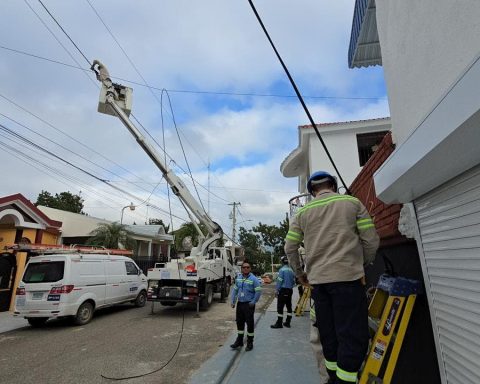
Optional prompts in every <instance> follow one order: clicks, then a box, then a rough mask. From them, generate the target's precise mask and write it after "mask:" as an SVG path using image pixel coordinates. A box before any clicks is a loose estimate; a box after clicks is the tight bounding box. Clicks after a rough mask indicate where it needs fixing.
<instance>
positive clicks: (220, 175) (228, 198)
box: [0, 0, 388, 232]
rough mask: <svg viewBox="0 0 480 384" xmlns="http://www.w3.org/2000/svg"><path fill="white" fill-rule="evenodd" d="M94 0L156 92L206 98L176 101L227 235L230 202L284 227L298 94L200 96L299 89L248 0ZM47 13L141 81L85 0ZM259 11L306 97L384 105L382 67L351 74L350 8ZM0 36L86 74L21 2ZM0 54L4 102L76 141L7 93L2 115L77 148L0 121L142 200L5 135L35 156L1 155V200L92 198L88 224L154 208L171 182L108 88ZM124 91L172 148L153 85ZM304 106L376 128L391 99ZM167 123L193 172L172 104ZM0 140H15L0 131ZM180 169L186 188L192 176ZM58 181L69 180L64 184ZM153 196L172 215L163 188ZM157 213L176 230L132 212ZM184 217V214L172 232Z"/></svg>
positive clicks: (251, 216)
mask: <svg viewBox="0 0 480 384" xmlns="http://www.w3.org/2000/svg"><path fill="white" fill-rule="evenodd" d="M90 1H91V3H92V4H93V5H94V7H95V8H96V10H97V11H98V12H99V13H100V14H101V16H102V18H103V19H104V21H105V22H106V23H107V25H108V26H109V28H110V29H111V31H112V32H113V33H114V35H115V37H116V38H117V39H118V41H119V42H120V43H121V45H122V47H123V48H124V49H125V51H126V52H127V53H128V56H129V58H130V59H131V60H132V61H133V62H134V63H135V65H136V67H137V68H138V69H139V70H140V71H141V73H142V76H143V77H144V78H145V79H146V80H147V81H148V83H149V84H151V85H152V86H156V87H160V88H161V87H166V88H169V89H176V90H192V91H197V92H199V93H174V92H171V93H170V96H171V99H172V103H173V108H174V113H175V119H176V122H177V126H178V128H179V130H180V131H181V136H182V140H183V144H184V147H185V151H186V153H187V156H188V159H189V162H190V165H191V168H192V171H193V172H194V177H195V178H196V179H197V180H199V182H200V183H201V184H202V185H203V186H205V187H207V186H208V184H209V179H210V191H211V192H212V193H214V194H215V195H216V196H214V195H211V196H210V204H209V205H210V211H211V215H212V217H213V218H214V219H215V220H216V221H219V222H220V223H221V224H222V226H223V227H224V229H225V230H226V232H229V231H230V229H228V228H229V227H231V222H230V221H229V219H228V213H229V212H230V210H231V206H229V205H228V203H229V202H233V201H240V202H241V204H242V205H241V206H240V212H241V213H242V215H243V216H242V217H241V218H239V219H238V220H239V221H241V220H253V222H247V223H248V224H249V225H250V224H254V223H257V222H259V221H262V222H268V223H277V222H279V221H280V220H282V219H283V218H284V215H285V212H286V210H287V209H288V205H287V202H288V199H289V198H290V197H291V196H293V195H295V194H296V188H297V182H296V180H293V179H285V178H283V177H282V176H281V174H280V171H279V167H280V163H281V162H282V161H283V159H284V158H285V156H287V155H288V153H289V152H290V151H291V150H293V149H294V148H295V147H296V146H297V145H298V143H297V140H298V139H297V137H298V133H297V126H298V125H303V124H309V122H308V120H307V118H306V116H305V113H304V111H303V109H302V108H301V106H300V104H299V103H298V101H297V100H296V99H294V98H276V97H248V96H225V95H223V96H222V95H211V94H210V95H209V94H204V93H202V92H203V91H218V92H237V93H257V94H272V93H275V94H278V93H282V94H286V93H288V94H293V92H292V90H291V87H290V84H289V83H288V81H287V78H286V76H285V74H284V73H283V70H282V68H281V66H280V64H279V63H278V61H277V59H276V57H275V55H274V53H273V51H272V49H271V47H270V46H269V44H268V41H267V40H266V38H265V36H264V35H263V32H262V30H261V28H260V26H259V25H258V23H257V21H256V19H255V17H254V15H253V13H252V12H251V10H250V8H249V6H248V3H247V2H231V1H224V0H204V1H191V0H170V1H162V2H153V1H146V0H143V1H135V2H131V1H126V0H117V1H102V2H99V1H93V0H90ZM29 4H30V5H31V6H32V8H34V10H35V11H36V12H37V13H38V15H40V16H41V18H42V19H43V20H44V22H45V23H46V24H47V25H48V26H49V28H51V30H52V31H54V33H55V35H56V36H57V38H58V39H59V40H60V41H61V42H62V44H63V45H64V46H65V47H67V48H68V50H69V51H70V52H71V54H72V55H73V56H74V57H75V58H76V60H77V61H78V63H80V65H81V66H82V67H83V68H87V67H88V65H87V63H86V62H85V59H84V58H83V57H82V56H81V55H80V53H79V52H78V51H77V50H76V49H75V47H73V46H72V44H71V43H70V42H69V41H68V39H67V38H66V37H65V35H64V34H63V33H62V32H61V31H60V30H59V29H58V27H57V26H56V25H55V23H54V22H53V21H52V20H51V19H50V17H49V16H48V15H47V14H46V13H45V11H44V10H43V8H42V7H41V5H40V4H39V3H38V2H34V1H29ZM45 4H46V6H47V7H48V8H49V10H50V11H51V12H52V13H53V14H54V15H55V17H56V18H57V20H58V21H59V23H60V24H61V25H62V26H63V27H64V28H65V30H66V31H67V32H68V33H69V35H70V36H71V37H72V39H73V40H74V41H75V42H76V43H77V45H78V47H79V48H80V49H81V50H82V52H83V53H84V54H85V55H86V56H87V58H88V59H89V60H93V59H94V58H98V59H100V60H102V61H103V62H104V63H105V64H106V65H107V67H108V68H109V70H110V72H111V74H112V75H113V76H118V77H122V78H125V79H129V80H132V81H136V82H139V83H142V82H143V81H142V79H141V78H140V76H139V75H138V74H137V73H136V71H135V70H134V69H133V68H132V66H131V65H130V63H129V61H128V59H127V58H126V57H125V56H124V55H123V53H122V52H121V50H120V49H119V48H118V46H117V45H116V43H115V42H114V41H113V39H112V38H111V36H110V35H109V34H108V32H107V31H106V29H105V27H104V26H103V25H102V24H101V22H100V21H99V19H98V18H97V17H96V16H95V14H94V12H93V11H92V9H91V8H90V6H89V5H88V3H87V2H75V3H72V2H64V1H60V0H50V1H48V2H45ZM255 5H256V6H257V10H258V12H259V13H260V14H261V16H262V18H263V21H264V23H265V25H266V27H267V28H268V30H269V32H270V34H271V36H272V38H273V40H274V42H275V44H276V45H277V48H278V50H279V52H280V53H281V54H282V57H283V58H284V60H285V62H286V64H287V66H288V67H289V69H290V70H291V73H292V75H293V76H294V78H295V80H296V81H297V84H298V86H299V89H300V90H301V92H302V94H304V95H319V96H348V95H352V96H362V95H363V96H372V94H373V96H375V95H376V92H378V91H377V90H378V89H383V81H382V78H381V72H380V71H376V72H375V71H374V72H371V71H370V72H368V75H366V74H365V72H362V70H355V71H353V70H348V69H347V57H346V55H347V50H348V41H349V37H350V27H351V19H352V14H353V5H354V1H353V0H339V1H335V2H330V3H328V4H326V3H322V2H319V1H314V0H298V1H295V2H292V1H288V0H277V1H275V2H272V1H267V0H257V1H255ZM0 34H1V35H2V45H3V46H4V47H9V48H12V49H17V50H21V51H26V52H29V53H31V54H35V55H38V56H42V57H46V58H49V59H53V60H58V61H61V62H64V63H68V64H71V65H76V64H75V62H74V61H73V60H72V59H71V58H70V56H69V55H68V54H67V53H66V52H65V51H64V49H63V48H62V47H61V46H60V45H59V44H58V42H57V41H55V39H54V38H53V37H52V35H51V33H50V32H48V31H47V30H46V28H45V27H44V26H43V25H42V23H41V22H40V21H39V20H38V18H37V16H35V15H34V14H33V12H32V11H31V10H30V9H29V8H28V7H27V6H26V4H25V2H20V1H13V0H11V1H5V2H4V3H2V13H1V14H0ZM0 50H1V51H2V52H1V53H2V54H1V55H0V95H3V96H5V97H8V98H10V99H12V100H13V101H14V102H16V103H18V104H19V105H20V106H22V107H23V108H25V109H27V110H28V111H31V112H32V113H34V114H36V115H37V116H39V117H41V118H42V119H44V120H46V121H47V122H48V123H50V124H52V125H53V126H54V127H56V128H57V129H58V130H61V131H63V132H64V133H65V134H67V135H69V136H71V137H72V138H74V140H72V139H71V138H68V137H67V136H66V135H65V134H62V133H60V132H59V131H58V130H56V129H53V128H51V127H49V126H48V125H47V124H45V123H42V122H41V121H39V120H38V119H36V118H35V117H32V116H30V115H28V114H27V113H26V112H25V111H22V110H20V109H18V108H17V107H15V106H13V105H12V104H11V103H9V102H7V101H6V100H5V99H2V98H1V97H0V113H3V114H5V115H7V116H9V117H11V118H12V119H15V120H17V121H19V122H21V123H22V124H25V125H26V126H27V127H28V128H30V129H32V130H35V131H36V132H38V133H40V134H42V135H44V136H46V137H48V139H50V140H53V141H55V142H57V143H59V144H61V145H62V146H64V147H66V148H67V150H65V149H60V148H59V147H58V146H56V145H54V144H52V143H51V142H49V141H48V140H45V139H42V138H40V137H39V136H38V135H35V134H33V133H32V132H31V131H28V130H27V129H25V128H21V127H19V126H18V125H16V124H15V123H12V122H11V121H9V120H8V119H5V118H4V117H2V116H0V123H1V124H3V125H5V126H6V127H8V128H9V129H12V130H15V131H16V132H18V133H20V134H22V135H24V136H27V137H29V138H30V139H31V140H32V141H34V142H35V143H37V144H39V145H41V146H42V147H45V148H48V149H49V150H51V151H53V152H55V153H57V154H58V155H59V156H60V157H61V158H63V159H65V160H67V161H70V162H72V163H74V164H76V165H78V166H79V167H81V168H84V169H85V170H88V171H89V172H92V173H95V174H96V175H98V177H100V178H102V179H106V180H109V181H111V182H112V184H114V185H116V186H118V187H119V188H121V189H122V190H124V191H125V192H128V193H132V194H134V195H136V196H138V199H136V200H135V199H134V198H133V197H131V196H129V195H128V194H127V193H125V192H120V191H118V190H115V189H112V188H110V187H108V186H106V185H105V184H103V183H101V182H99V181H98V180H95V179H93V178H91V177H89V176H86V175H85V174H82V173H80V172H79V171H78V170H75V169H74V168H72V167H69V166H66V165H61V163H60V162H59V161H58V160H52V159H49V158H47V157H46V155H45V154H38V153H34V152H32V150H31V149H29V148H28V147H24V146H20V145H18V144H12V141H11V140H12V139H11V137H10V136H8V137H7V138H5V137H2V136H0V141H1V142H5V143H7V144H8V145H13V146H15V148H16V151H17V153H16V155H17V156H18V153H25V154H28V155H32V156H34V157H35V159H36V160H37V162H36V163H35V162H32V161H30V162H29V163H28V164H25V163H24V162H22V161H21V160H19V159H17V157H15V156H14V155H12V154H10V153H8V152H7V151H6V150H4V149H3V147H0V164H2V165H1V169H2V171H3V174H4V175H8V176H7V177H3V182H2V183H1V185H0V196H4V195H8V194H13V193H22V194H24V195H25V196H26V197H28V198H30V199H31V200H33V201H34V200H35V199H36V197H37V195H38V193H39V192H40V191H41V190H42V189H44V190H48V191H50V192H52V193H58V192H61V191H65V190H70V191H71V192H73V193H78V192H79V191H82V196H84V198H85V210H86V211H87V212H88V213H89V214H90V215H92V216H98V217H102V218H107V219H111V220H119V219H120V212H121V208H122V207H123V206H125V205H128V204H129V203H130V201H133V202H134V203H135V204H140V203H142V202H143V201H144V200H146V199H148V198H149V196H150V194H151V192H152V190H153V188H154V187H155V185H156V184H157V183H158V182H159V181H160V180H161V173H160V171H159V170H158V169H157V168H156V167H155V166H154V165H153V164H152V162H151V160H150V159H149V158H148V157H147V156H146V155H145V154H144V153H143V151H142V149H141V148H140V147H139V146H138V144H137V143H136V142H135V140H134V139H133V138H132V137H131V135H130V134H129V133H128V131H127V130H126V129H125V128H124V127H123V125H122V124H121V123H120V121H119V120H118V119H116V118H114V117H111V116H105V115H100V114H99V113H98V112H97V111H96V108H97V100H98V94H99V91H98V88H97V85H95V84H92V82H93V83H96V81H93V80H92V79H93V76H92V75H91V74H87V75H86V74H85V73H83V72H82V71H79V70H78V69H74V68H69V67H66V66H62V65H59V64H54V63H51V62H47V61H42V60H39V59H35V58H32V57H28V56H25V55H20V54H18V53H14V52H11V51H8V50H5V49H1V48H0ZM89 79H90V80H89ZM128 85H129V86H132V87H133V88H134V104H133V111H134V115H135V116H136V117H137V118H138V119H139V120H140V122H141V123H142V124H143V125H144V126H145V127H146V128H147V129H148V130H149V132H151V134H152V135H153V137H154V138H155V139H156V140H157V141H158V142H159V143H160V144H162V129H161V119H160V116H161V112H160V105H159V102H158V100H155V98H154V97H152V94H151V92H150V91H149V90H148V89H146V88H145V87H142V86H139V85H131V84H128ZM155 94H156V95H157V98H158V99H160V92H159V91H155ZM377 95H378V94H377ZM379 96H383V94H380V95H379ZM164 97H165V95H164ZM306 102H307V104H308V106H309V108H310V111H311V113H312V115H313V116H314V119H315V121H317V122H319V123H321V122H329V121H344V120H355V119H368V118H373V117H380V116H385V115H386V114H387V113H388V105H387V102H386V101H383V100H380V101H376V100H371V101H367V100H356V101H355V100H343V99H338V100H335V99H333V100H330V99H325V100H322V99H306ZM164 126H165V136H166V147H167V152H168V153H169V155H171V156H172V157H173V158H174V159H175V161H176V163H177V164H179V165H180V166H181V167H182V168H183V169H184V170H185V169H186V164H185V163H184V160H183V154H182V152H181V148H180V145H179V143H178V139H177V133H176V132H175V127H174V126H173V123H172V119H171V117H170V116H169V107H168V103H167V102H166V98H165V99H164ZM0 134H2V135H5V133H4V132H2V131H0ZM79 142H80V143H81V144H80V143H79ZM70 151H73V152H76V153H78V154H80V155H81V156H83V157H85V159H81V158H79V157H78V156H75V155H74V154H72V153H71V152H70ZM160 152H161V151H160ZM227 157H231V158H234V159H236V160H238V163H239V164H240V165H235V166H234V167H233V168H231V167H219V168H218V169H212V170H211V171H210V177H209V173H208V171H207V167H206V164H207V163H208V162H212V163H215V162H218V161H219V159H224V158H227ZM106 159H108V160H106ZM256 159H259V161H256ZM110 160H111V161H110ZM260 160H261V161H260ZM40 162H42V163H45V164H47V165H48V166H51V167H54V169H53V170H51V171H48V173H47V174H45V173H43V172H40V171H39V170H38V169H37V168H40V169H45V164H41V163H40ZM92 162H93V163H95V164H96V165H94V164H92ZM170 165H171V166H172V167H174V168H175V170H176V171H177V172H179V173H180V175H181V177H182V178H184V179H186V177H185V176H184V175H183V171H182V170H179V168H177V166H176V165H173V164H170ZM35 167H37V168H35ZM102 168H105V169H102ZM60 172H63V173H65V175H66V176H67V178H69V179H68V180H67V179H65V178H64V177H62V176H61V174H60ZM72 178H75V179H74V180H72ZM58 179H60V181H59V180H58ZM78 179H80V180H81V181H80V180H78ZM199 192H200V195H201V196H202V201H203V203H204V204H205V206H207V203H208V198H207V193H206V191H205V190H204V189H202V188H200V189H199ZM194 193H195V192H194V191H193V190H192V194H194ZM149 201H150V202H151V203H152V204H155V205H157V206H158V207H160V208H161V209H164V210H168V202H167V197H166V186H165V182H164V181H163V182H162V183H161V184H160V186H159V187H158V188H157V189H155V191H154V193H153V194H152V196H151V197H150V200H149ZM147 210H148V212H147ZM174 214H176V215H177V216H180V217H182V218H187V215H186V214H185V212H183V211H182V208H181V207H180V206H179V203H178V202H177V203H174ZM147 217H161V218H162V219H164V220H165V221H169V219H168V216H167V215H166V214H165V213H162V212H159V211H155V210H154V209H153V208H152V207H147V204H146V203H143V204H142V205H141V206H140V207H139V208H138V209H137V210H135V211H134V212H129V211H128V212H125V221H126V222H132V221H133V220H135V221H136V222H137V223H140V222H143V221H145V220H146V218H147ZM179 222H180V220H178V219H177V220H176V222H175V225H178V224H179Z"/></svg>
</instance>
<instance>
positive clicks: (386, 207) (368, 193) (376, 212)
mask: <svg viewBox="0 0 480 384" xmlns="http://www.w3.org/2000/svg"><path fill="white" fill-rule="evenodd" d="M393 150H394V145H393V143H392V135H391V133H388V134H386V135H385V137H384V138H383V141H382V142H381V143H380V145H379V147H378V149H377V150H376V151H375V153H374V154H373V155H372V157H371V158H370V159H369V160H368V162H367V163H366V164H365V165H364V166H363V169H362V171H361V172H360V173H359V174H358V176H357V177H356V178H355V180H354V181H353V183H352V185H351V186H350V191H351V193H352V195H353V196H355V197H357V198H358V199H360V201H362V203H363V204H364V205H365V207H366V208H367V210H368V212H369V213H370V215H371V216H372V217H373V220H374V222H375V227H376V228H377V232H378V234H379V236H380V238H381V245H382V246H386V245H392V244H398V243H403V242H405V241H408V239H407V238H406V237H405V236H403V235H402V234H401V233H400V232H398V217H399V215H400V209H401V208H402V205H401V204H384V203H383V202H382V201H380V200H379V199H377V195H376V192H375V184H374V182H373V174H374V173H375V172H376V170H377V169H378V168H380V166H381V165H382V164H383V162H384V161H385V160H386V159H387V158H388V156H390V154H391V153H392V152H393Z"/></svg>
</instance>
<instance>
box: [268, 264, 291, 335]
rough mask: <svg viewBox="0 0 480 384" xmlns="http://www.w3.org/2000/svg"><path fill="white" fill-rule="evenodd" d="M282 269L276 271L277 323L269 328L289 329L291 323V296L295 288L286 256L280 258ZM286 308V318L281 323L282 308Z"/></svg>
mask: <svg viewBox="0 0 480 384" xmlns="http://www.w3.org/2000/svg"><path fill="white" fill-rule="evenodd" d="M281 260H282V264H283V265H282V268H280V270H279V271H278V277H277V283H276V292H275V296H276V297H277V322H276V323H275V324H272V325H271V326H270V327H271V328H283V326H285V327H287V328H290V322H291V321H292V294H293V287H294V286H295V272H293V269H292V268H290V267H289V265H288V258H287V256H283V257H282V259H281ZM285 306H286V307H287V318H286V320H285V322H283V308H284V307H285Z"/></svg>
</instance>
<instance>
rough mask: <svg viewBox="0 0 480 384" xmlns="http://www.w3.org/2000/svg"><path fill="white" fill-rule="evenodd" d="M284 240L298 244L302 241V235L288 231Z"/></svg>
mask: <svg viewBox="0 0 480 384" xmlns="http://www.w3.org/2000/svg"><path fill="white" fill-rule="evenodd" d="M286 239H287V240H292V241H298V242H300V241H302V239H303V235H302V234H301V233H298V232H294V231H288V233H287V237H286Z"/></svg>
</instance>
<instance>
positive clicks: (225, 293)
mask: <svg viewBox="0 0 480 384" xmlns="http://www.w3.org/2000/svg"><path fill="white" fill-rule="evenodd" d="M229 294H230V284H229V283H228V281H227V279H225V280H224V281H223V282H222V290H221V291H220V298H221V299H222V300H224V299H226V298H227V297H228V295H229Z"/></svg>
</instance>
